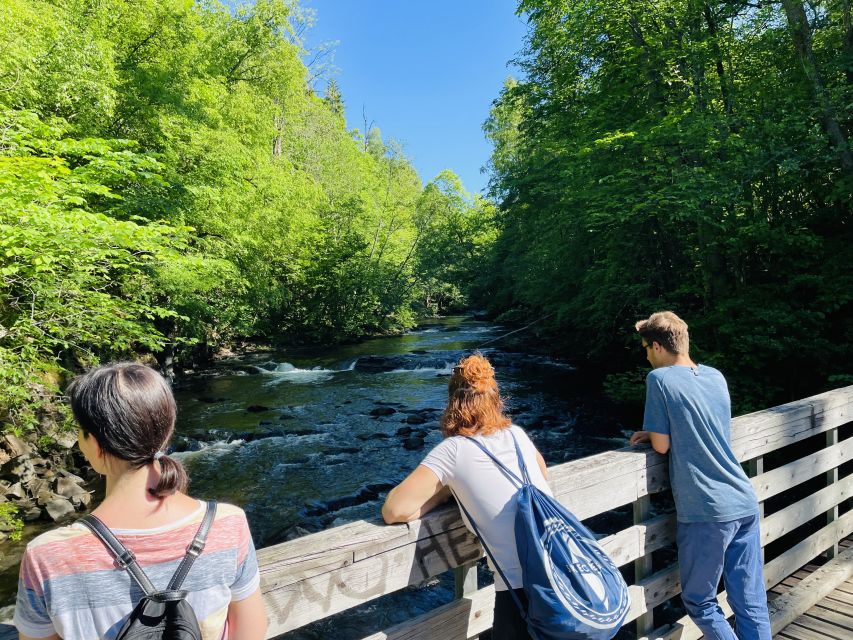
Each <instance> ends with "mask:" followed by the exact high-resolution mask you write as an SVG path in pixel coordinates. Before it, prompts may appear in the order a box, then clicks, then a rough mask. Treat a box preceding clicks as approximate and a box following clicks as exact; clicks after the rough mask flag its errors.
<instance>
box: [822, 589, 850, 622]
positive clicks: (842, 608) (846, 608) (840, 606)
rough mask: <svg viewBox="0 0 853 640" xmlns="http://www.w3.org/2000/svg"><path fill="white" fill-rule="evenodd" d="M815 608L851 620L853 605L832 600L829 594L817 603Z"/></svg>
mask: <svg viewBox="0 0 853 640" xmlns="http://www.w3.org/2000/svg"><path fill="white" fill-rule="evenodd" d="M815 607H817V608H819V609H826V610H827V611H835V612H837V613H841V614H843V615H845V616H847V617H848V618H851V619H853V604H847V603H845V602H841V601H840V600H834V599H832V594H829V595H828V596H826V597H825V598H824V599H823V600H821V601H820V602H818V603H817V604H816V605H815Z"/></svg>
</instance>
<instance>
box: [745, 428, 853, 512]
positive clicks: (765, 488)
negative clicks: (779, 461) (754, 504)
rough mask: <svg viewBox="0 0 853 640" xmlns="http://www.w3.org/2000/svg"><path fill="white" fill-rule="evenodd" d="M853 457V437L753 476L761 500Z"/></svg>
mask: <svg viewBox="0 0 853 640" xmlns="http://www.w3.org/2000/svg"><path fill="white" fill-rule="evenodd" d="M850 459H853V438H848V439H847V440H844V441H842V442H839V443H838V444H836V445H833V446H832V447H829V448H828V449H821V450H820V451H818V452H817V453H813V454H811V455H809V456H806V457H805V458H800V459H799V460H795V461H794V462H791V463H789V464H786V465H784V466H781V467H779V468H777V469H773V470H772V471H767V472H765V473H762V474H761V475H760V476H756V477H755V478H751V479H750V482H752V486H753V488H754V489H755V493H756V495H757V496H758V500H759V501H764V500H766V499H767V498H770V497H773V496H775V495H778V494H780V493H782V492H783V491H787V490H788V489H790V488H791V487H795V486H797V485H798V484H800V483H802V482H805V481H806V480H811V479H812V478H814V477H815V476H818V475H821V474H823V473H825V472H827V471H829V470H830V469H834V468H835V467H838V466H840V465H841V464H843V463H844V462H847V461H848V460H850Z"/></svg>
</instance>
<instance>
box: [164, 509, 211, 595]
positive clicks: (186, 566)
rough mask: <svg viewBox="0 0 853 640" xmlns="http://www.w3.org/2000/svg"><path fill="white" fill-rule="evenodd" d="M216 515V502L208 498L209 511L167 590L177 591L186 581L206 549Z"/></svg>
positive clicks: (206, 512)
mask: <svg viewBox="0 0 853 640" xmlns="http://www.w3.org/2000/svg"><path fill="white" fill-rule="evenodd" d="M215 517H216V502H214V501H213V500H208V501H207V511H205V514H204V519H203V520H202V521H201V525H199V528H198V531H197V532H196V534H195V538H193V541H192V542H190V545H189V546H188V547H187V553H186V555H185V556H184V559H183V560H181V564H180V565H178V569H177V571H175V575H173V576H172V579H171V581H170V582H169V586H168V587H166V590H167V591H177V590H178V589H180V588H181V585H182V584H183V583H184V580H185V579H186V577H187V574H188V573H189V572H190V569H191V568H192V566H193V562H195V559H196V558H198V557H199V556H200V555H201V552H202V551H204V543H205V541H206V540H207V534H208V533H210V527H211V526H212V525H213V520H214V518H215Z"/></svg>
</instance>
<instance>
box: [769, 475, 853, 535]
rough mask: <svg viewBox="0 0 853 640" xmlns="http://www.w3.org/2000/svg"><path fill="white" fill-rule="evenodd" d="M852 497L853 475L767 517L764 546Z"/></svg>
mask: <svg viewBox="0 0 853 640" xmlns="http://www.w3.org/2000/svg"><path fill="white" fill-rule="evenodd" d="M851 496H853V475H849V476H847V477H845V478H842V479H841V480H839V481H838V482H835V483H833V484H831V485H830V486H828V487H825V488H824V489H821V490H820V491H818V492H816V493H813V494H811V495H809V496H806V497H805V498H803V499H802V500H799V501H797V502H795V503H794V504H792V505H789V506H787V507H785V508H784V509H782V510H780V511H777V512H776V513H774V514H773V515H770V516H767V517H766V518H765V519H764V520H763V521H762V522H761V540H762V545H766V544H767V542H769V541H770V540H776V539H778V538H781V537H782V536H783V535H785V534H786V533H789V532H790V531H793V530H794V529H796V528H797V527H799V526H800V525H803V524H805V523H806V522H808V521H809V520H813V519H814V518H815V517H817V516H819V515H820V514H822V513H825V512H826V511H828V510H829V509H831V508H832V507H834V506H836V505H839V504H841V503H842V502H844V501H845V500H846V499H847V498H850V497H851Z"/></svg>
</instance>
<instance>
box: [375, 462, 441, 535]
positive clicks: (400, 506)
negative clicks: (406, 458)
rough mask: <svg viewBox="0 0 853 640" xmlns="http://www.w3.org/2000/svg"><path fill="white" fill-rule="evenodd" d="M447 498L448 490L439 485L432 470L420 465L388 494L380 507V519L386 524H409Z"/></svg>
mask: <svg viewBox="0 0 853 640" xmlns="http://www.w3.org/2000/svg"><path fill="white" fill-rule="evenodd" d="M449 497H450V489H449V488H447V487H445V486H444V485H442V484H441V482H440V481H439V479H438V476H437V475H435V472H434V471H433V470H432V469H430V468H429V467H425V466H424V465H422V464H420V465H418V466H417V467H415V470H414V471H412V472H411V473H410V474H409V476H408V477H407V478H406V479H405V480H403V481H402V482H401V483H400V484H398V485H397V486H396V487H394V488H393V489H391V491H389V492H388V497H387V498H385V504H384V505H382V518H383V519H384V520H385V522H386V523H387V524H394V523H395V522H411V521H412V520H417V519H418V518H420V517H421V516H423V515H424V514H425V513H427V512H428V511H430V510H431V509H434V508H435V507H437V506H438V505H440V504H441V503H442V502H444V501H445V500H447V499H448V498H449Z"/></svg>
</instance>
